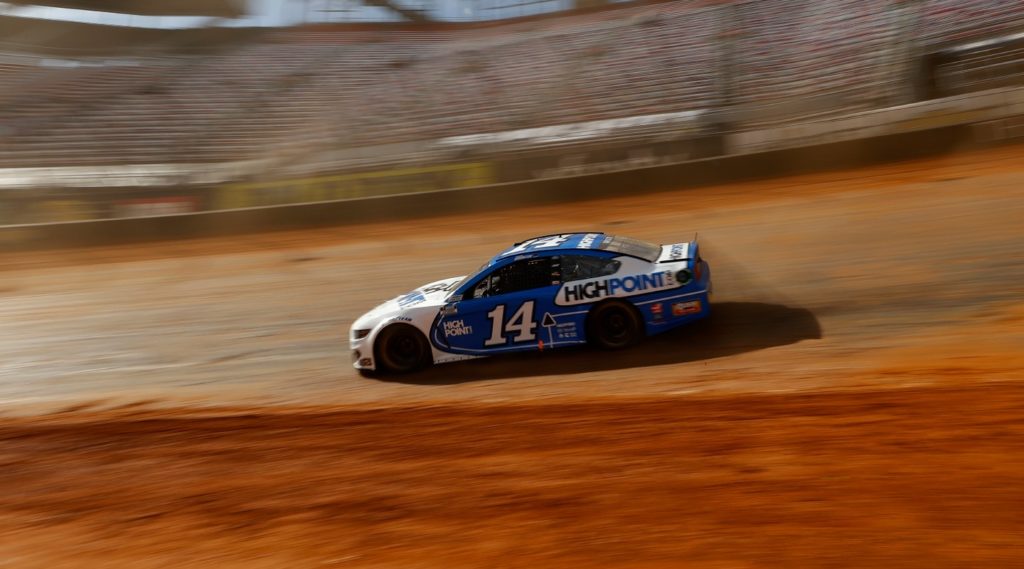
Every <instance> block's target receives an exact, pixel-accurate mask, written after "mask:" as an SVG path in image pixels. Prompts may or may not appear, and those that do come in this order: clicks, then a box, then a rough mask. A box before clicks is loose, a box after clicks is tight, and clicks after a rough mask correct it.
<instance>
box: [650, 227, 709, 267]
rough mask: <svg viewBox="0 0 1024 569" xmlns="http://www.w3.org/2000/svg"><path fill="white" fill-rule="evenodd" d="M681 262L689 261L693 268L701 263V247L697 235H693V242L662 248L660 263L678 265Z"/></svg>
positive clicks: (663, 246)
mask: <svg viewBox="0 0 1024 569" xmlns="http://www.w3.org/2000/svg"><path fill="white" fill-rule="evenodd" d="M680 261H689V265H690V266H691V267H692V266H694V265H696V264H697V263H699V262H700V245H699V244H698V243H697V234H694V235H693V240H692V241H685V242H683V243H673V244H671V245H662V246H661V255H660V256H659V257H658V262H659V263H678V262H680Z"/></svg>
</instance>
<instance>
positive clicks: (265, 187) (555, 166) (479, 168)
mask: <svg viewBox="0 0 1024 569" xmlns="http://www.w3.org/2000/svg"><path fill="white" fill-rule="evenodd" d="M1021 118H1024V89H1007V90H1000V91H992V92H986V93H980V94H974V95H964V96H959V97H953V98H949V99H941V100H935V101H927V102H923V103H915V104H912V105H905V106H901V107H895V108H890V109H883V110H879V111H873V112H866V113H858V114H856V115H851V116H845V117H838V118H832V119H822V120H815V121H808V122H805V123H800V124H793V125H788V126H785V127H781V128H775V129H766V130H762V131H752V132H738V133H732V134H727V135H724V136H719V137H704V138H701V139H694V140H699V141H700V143H699V144H694V143H691V144H689V145H687V144H683V143H680V142H678V141H676V142H675V143H674V144H676V145H675V146H671V145H669V146H663V147H655V146H653V145H647V146H644V147H636V148H632V149H631V148H629V147H622V148H619V149H618V150H611V149H608V148H605V149H603V150H601V149H598V150H593V151H590V153H589V154H587V153H580V152H579V151H573V150H563V151H562V152H561V153H560V154H557V155H551V154H550V153H548V154H545V153H544V152H543V151H539V152H537V153H535V154H534V155H531V154H529V153H525V154H524V153H520V154H516V155H513V156H509V157H504V158H503V159H496V160H491V161H481V160H476V159H474V160H473V161H469V162H463V163H457V164H444V165H437V166H431V167H423V168H408V169H401V170H392V171H381V172H363V173H355V174H340V175H336V176H327V177H322V178H312V179H301V180H292V181H286V182H265V183H255V184H225V185H221V186H215V187H210V188H192V187H190V188H168V189H166V192H167V193H166V195H167V196H170V197H165V198H161V199H156V201H152V200H154V199H155V198H154V197H153V196H150V197H148V198H147V197H142V196H135V197H131V198H130V199H128V200H127V202H126V203H125V204H123V205H124V206H126V207H127V206H133V207H134V209H130V211H134V212H136V213H138V214H141V216H139V217H127V218H121V219H103V220H93V221H88V220H81V219H80V218H76V217H75V216H76V215H78V213H77V212H78V211H79V210H78V209H76V206H74V205H72V204H63V205H61V204H60V203H59V201H60V200H58V199H52V198H51V201H53V202H55V203H51V204H50V205H51V206H53V207H55V208H59V207H65V208H66V209H67V210H68V211H70V212H71V213H68V214H67V215H68V220H67V221H63V222H58V223H45V224H20V225H8V226H4V227H0V247H3V248H35V247H50V246H76V245H90V244H99V243H111V242H121V241H126V240H131V241H140V240H154V239H176V238H187V237H192V236H200V235H223V234H234V233H245V232H263V231H275V230H281V229H290V228H298V227H310V226H317V225H333V224H346V223H360V222H369V221H380V220H388V219H398V218H405V217H412V216H424V215H431V214H443V213H450V212H453V211H474V210H483V209H492V208H503V207H514V206H516V205H520V204H534V203H544V202H551V201H566V200H578V199H587V198H592V197H600V196H607V195H620V194H623V193H631V194H637V195H639V194H642V193H645V192H653V191H659V190H664V189H670V188H678V187H681V186H686V185H706V184H713V183H721V182H729V181H735V180H738V179H745V178H753V177H764V176H775V175H783V174H788V173H795V172H805V171H809V170H822V169H830V168H841V167H854V166H858V165H863V164H868V163H873V162H878V161H886V160H897V159H905V158H911V157H917V156H925V155H930V154H936V153H941V152H946V151H951V150H953V149H955V148H957V147H960V146H963V145H965V144H971V143H974V142H982V143H988V142H993V141H1004V140H1007V139H1010V138H1012V137H1013V136H1015V134H1014V133H1019V131H1020V130H1021V129H1020V128H1017V126H1018V125H1019V124H1021ZM1020 134H1024V133H1020ZM651 148H658V152H657V153H654V152H650V153H647V154H644V153H643V151H644V150H645V149H648V150H649V149H651ZM631 151H632V154H630V152H631ZM602 153H603V154H602ZM623 153H625V154H623ZM474 158H476V157H474ZM507 172H517V173H519V178H518V179H513V180H508V178H509V177H510V175H509V174H508V173H507ZM439 181H443V182H446V183H444V184H441V185H440V186H439V185H437V184H438V182H439ZM491 182H497V183H491ZM432 184H434V185H432ZM442 186H443V187H442ZM124 195H125V196H129V195H130V193H129V194H124ZM132 200H134V201H132ZM147 200H151V201H147ZM300 200H301V201H303V202H307V201H310V200H312V201H311V203H295V202H296V201H300ZM122 201H125V200H122ZM147 207H148V208H150V209H147ZM174 207H177V208H181V209H178V210H174V209H173V208H174ZM162 208H164V209H162ZM189 208H195V209H196V210H198V211H192V210H190V209H189ZM147 213H157V215H146V214H147ZM0 215H3V212H2V211H0Z"/></svg>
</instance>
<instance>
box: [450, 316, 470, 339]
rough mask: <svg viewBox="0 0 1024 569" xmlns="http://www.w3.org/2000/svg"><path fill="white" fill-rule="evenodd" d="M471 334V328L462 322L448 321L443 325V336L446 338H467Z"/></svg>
mask: <svg viewBox="0 0 1024 569" xmlns="http://www.w3.org/2000/svg"><path fill="white" fill-rule="evenodd" d="M472 333H473V327H472V326H467V325H466V323H465V322H464V321H462V320H448V321H447V322H445V323H444V335H445V336H448V337H454V336H468V335H470V334H472Z"/></svg>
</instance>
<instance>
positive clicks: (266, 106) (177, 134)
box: [0, 0, 1024, 170]
mask: <svg viewBox="0 0 1024 569" xmlns="http://www.w3.org/2000/svg"><path fill="white" fill-rule="evenodd" d="M1022 26H1024V4H1022V3H1020V2H1010V1H1006V0H1002V1H999V2H992V1H979V0H971V1H957V2H953V1H950V0H924V1H922V2H915V3H909V2H897V1H891V0H869V1H866V2H865V1H860V0H856V1H855V0H826V1H809V0H756V1H752V0H738V1H735V2H726V3H723V2H698V1H675V2H655V3H640V4H636V5H632V4H623V5H621V6H614V7H610V8H604V9H599V10H596V11H584V12H582V13H576V12H570V13H566V14H561V15H552V16H548V17H544V18H537V17H534V18H527V19H525V20H512V21H509V22H506V23H498V24H490V25H473V24H465V25H457V24H449V25H437V24H430V23H427V24H422V23H420V24H409V25H406V26H399V27H396V26H386V25H373V24H367V25H364V26H354V25H349V26H341V27H338V26H331V25H319V26H318V25H307V26H298V27H290V28H282V29H262V30H251V31H249V32H247V33H246V34H244V35H231V34H233V33H235V32H229V31H225V32H224V33H225V34H228V35H229V37H230V38H231V40H232V41H226V42H225V41H221V42H216V41H214V42H212V44H211V45H212V47H211V45H204V46H197V45H196V40H195V39H194V38H192V39H190V40H189V41H188V42H186V43H187V44H188V47H189V48H195V49H199V48H203V51H205V53H192V52H190V51H189V49H182V46H183V43H182V42H181V41H170V40H169V41H168V42H167V43H166V44H165V47H166V49H164V50H160V48H159V45H154V44H153V43H149V44H147V45H145V49H141V50H140V49H131V48H130V46H126V49H125V53H124V54H123V55H121V56H119V57H112V56H111V55H110V54H104V55H103V56H95V55H90V54H89V51H88V50H84V51H83V52H82V53H80V54H74V55H72V54H68V55H64V56H61V57H54V56H53V55H52V54H50V55H40V54H39V53H35V52H33V50H31V49H28V48H26V47H25V46H24V45H19V46H12V45H9V44H6V47H5V44H3V42H0V52H2V53H0V85H2V87H0V167H4V168H24V167H54V166H69V165H111V164H157V163H186V164H188V163H218V162H229V161H243V160H257V159H262V158H267V157H272V156H281V155H287V156H290V157H298V156H315V155H317V154H318V153H321V152H328V151H335V150H338V149H346V148H350V149H358V148H366V147H374V146H379V145H395V144H402V143H412V142H416V141H424V140H434V139H438V138H442V137H450V136H458V135H468V134H477V133H484V132H498V131H505V130H512V129H523V128H533V127H541V126H546V125H559V124H571V123H580V122H586V121H596V120H605V119H613V118H620V117H631V116H638V115H649V114H656V113H667V112H676V111H687V110H700V109H712V108H714V109H720V110H721V109H726V110H729V111H731V112H732V114H731V116H732V117H733V118H732V119H731V120H729V121H725V122H723V123H722V124H726V125H727V126H728V128H749V127H752V126H756V125H758V124H764V123H768V122H773V121H779V120H787V119H791V118H792V117H794V116H800V115H808V114H819V113H820V114H828V113H836V112H849V111H851V110H858V109H867V108H876V107H880V106H883V105H886V104H891V103H894V102H903V101H902V100H901V97H904V96H905V95H904V94H903V91H901V84H902V83H904V82H905V80H904V77H905V75H906V65H907V64H906V59H907V57H910V53H911V52H910V51H909V50H912V49H920V46H922V45H945V44H949V43H954V42H958V41H966V40H968V39H971V38H979V37H991V36H993V35H998V34H1005V33H1009V32H1012V31H1018V30H1020V29H1021V28H1022ZM214 35H215V34H214ZM168 37H171V36H168ZM211 37H213V35H211ZM911 40H913V41H911ZM310 162H311V164H312V163H313V162H316V163H317V165H316V168H320V169H328V170H329V169H331V168H332V167H334V168H336V167H337V165H332V164H324V163H323V162H322V160H320V161H315V160H311V161H310ZM310 167H313V166H310Z"/></svg>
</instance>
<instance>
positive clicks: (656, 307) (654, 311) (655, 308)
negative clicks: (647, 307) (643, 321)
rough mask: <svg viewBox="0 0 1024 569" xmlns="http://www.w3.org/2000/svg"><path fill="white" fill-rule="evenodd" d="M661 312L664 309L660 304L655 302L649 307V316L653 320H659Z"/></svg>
mask: <svg viewBox="0 0 1024 569" xmlns="http://www.w3.org/2000/svg"><path fill="white" fill-rule="evenodd" d="M663 310H664V307H663V306H662V305H661V303H660V302H655V303H654V304H652V305H651V316H653V317H654V319H655V320H661V318H662V311H663Z"/></svg>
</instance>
